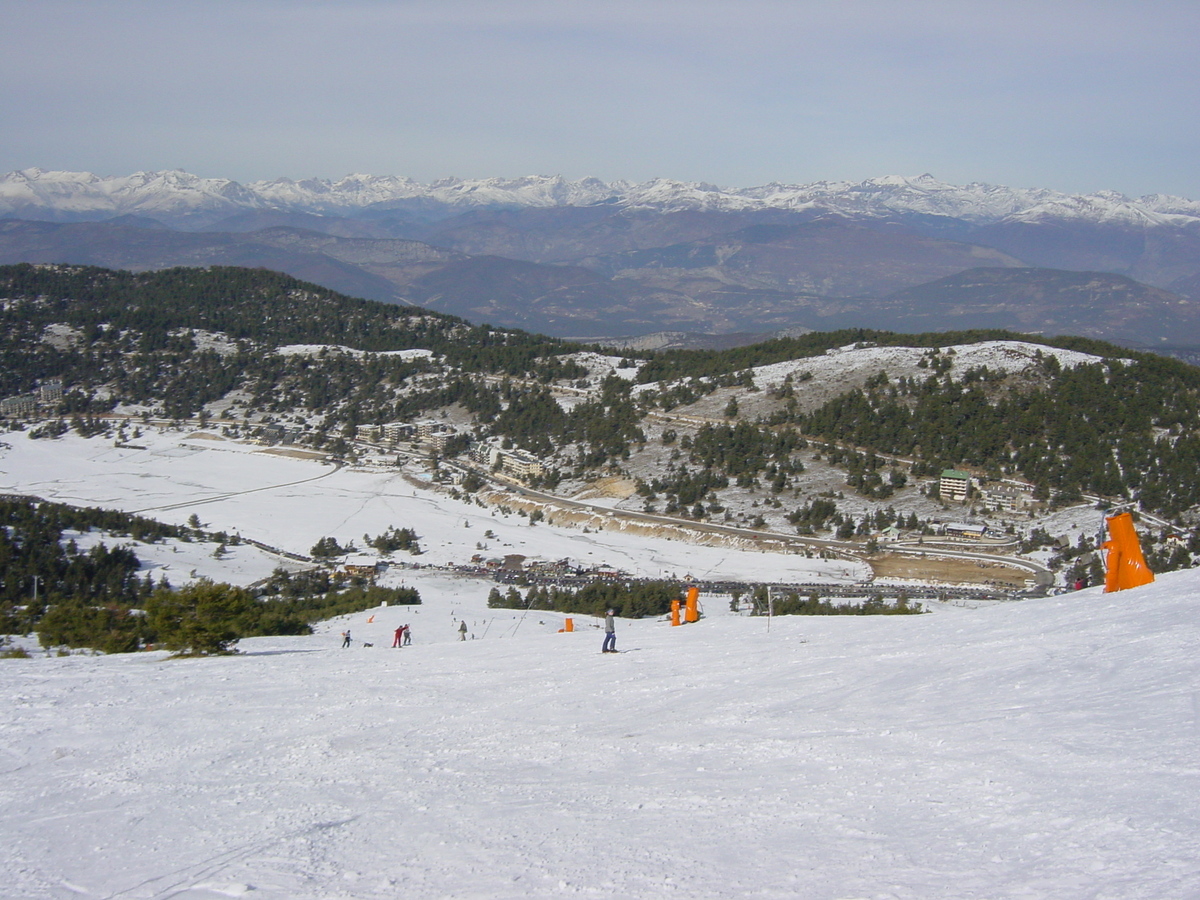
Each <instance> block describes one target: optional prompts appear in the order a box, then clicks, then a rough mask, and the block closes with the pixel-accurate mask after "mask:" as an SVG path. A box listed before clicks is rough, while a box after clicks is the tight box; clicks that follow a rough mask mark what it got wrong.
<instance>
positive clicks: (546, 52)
mask: <svg viewBox="0 0 1200 900" xmlns="http://www.w3.org/2000/svg"><path fill="white" fill-rule="evenodd" d="M0 15H2V18H0V22H2V23H3V25H2V27H0V171H2V172H8V171H11V170H14V169H22V168H28V167H31V166H40V167H42V168H47V169H69V170H84V171H91V172H96V173H98V174H102V175H124V174H129V173H131V172H135V171H139V170H158V169H174V168H179V169H186V170H187V171H189V172H194V173H196V174H198V175H210V176H226V177H230V178H234V179H237V180H239V181H252V180H257V179H263V178H274V177H277V176H288V177H293V178H304V177H312V176H318V177H325V178H336V177H339V176H341V175H345V174H348V173H351V172H363V173H373V174H393V175H409V176H411V177H413V178H416V179H418V180H420V181H431V180H434V179H437V178H441V177H445V176H459V177H464V178H468V177H486V176H493V175H495V176H505V177H509V176H518V175H528V174H542V175H554V174H560V175H563V176H565V177H568V178H582V177H584V176H589V175H594V176H596V177H599V178H602V179H604V180H606V181H612V180H617V179H627V180H632V181H643V180H646V179H650V178H654V177H660V176H661V177H665V178H674V179H681V180H689V181H707V182H711V183H714V184H719V185H722V186H734V187H746V186H752V185H758V184H764V183H767V182H771V181H780V182H791V183H804V182H810V181H818V180H822V179H852V180H856V181H857V180H861V179H864V178H870V177H873V176H878V175H889V174H901V175H919V174H921V173H923V172H930V173H932V174H933V175H935V176H937V177H938V178H940V179H942V180H944V181H949V182H954V183H966V182H969V181H987V182H992V183H996V184H1006V185H1011V186H1014V187H1050V188H1057V189H1059V190H1066V191H1078V192H1087V191H1094V190H1101V189H1113V190H1118V191H1121V192H1123V193H1126V194H1130V195H1134V196H1136V195H1140V194H1145V193H1154V192H1161V193H1173V194H1181V195H1183V196H1187V197H1191V198H1195V199H1200V166H1198V165H1197V163H1198V162H1200V153H1198V151H1200V52H1198V51H1197V49H1196V48H1197V45H1198V44H1200V41H1198V38H1200V2H1197V0H1187V2H1156V0H1134V2H1125V0H1112V2H1105V0H1059V2H1055V3H1051V2H1046V0H1036V2H1022V0H1002V2H990V0H989V2H984V0H980V2H972V0H956V2H941V0H928V2H920V0H918V2H907V0H892V2H883V0H879V2H872V0H821V2H810V0H552V2H540V0H430V2H426V0H37V2H34V0H0Z"/></svg>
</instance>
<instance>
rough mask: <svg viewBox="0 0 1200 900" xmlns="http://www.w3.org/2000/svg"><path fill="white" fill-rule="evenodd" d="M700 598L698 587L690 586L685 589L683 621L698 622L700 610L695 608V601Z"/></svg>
mask: <svg viewBox="0 0 1200 900" xmlns="http://www.w3.org/2000/svg"><path fill="white" fill-rule="evenodd" d="M699 599H700V588H698V587H690V588H688V589H687V609H685V610H684V613H683V621H685V622H699V621H700V610H699V609H697V608H696V604H697V601H698V600H699Z"/></svg>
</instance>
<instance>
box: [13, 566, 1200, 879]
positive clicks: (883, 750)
mask: <svg viewBox="0 0 1200 900" xmlns="http://www.w3.org/2000/svg"><path fill="white" fill-rule="evenodd" d="M416 586H417V587H418V588H419V589H420V590H421V593H422V596H423V598H424V603H423V604H422V605H421V606H419V607H390V608H380V609H376V610H373V611H369V612H363V613H360V614H356V615H353V616H349V617H347V618H345V619H342V620H336V621H333V622H329V623H327V624H326V625H324V626H322V627H321V628H320V629H319V630H318V633H316V634H314V635H312V636H310V637H297V638H258V639H253V640H246V641H243V642H242V645H241V649H242V653H241V654H239V655H238V656H235V657H226V658H211V659H171V658H169V657H168V656H167V655H166V654H165V653H162V652H148V653H140V654H136V655H127V656H112V657H99V656H85V655H76V656H70V657H53V656H42V655H41V654H40V652H38V653H36V654H35V658H32V659H7V660H0V701H2V702H0V709H2V712H0V717H2V721H3V728H2V729H0V751H2V755H0V760H2V761H3V766H4V773H5V776H6V777H5V778H4V779H3V781H2V782H0V841H2V842H3V846H4V848H5V852H4V854H3V855H2V856H0V879H2V883H3V885H4V888H3V894H4V896H5V897H8V898H14V900H16V898H38V900H44V898H56V897H57V898H68V897H69V898H80V897H105V898H115V897H120V898H131V900H136V898H147V900H148V898H165V897H176V898H195V900H199V898H214V900H215V898H221V897H231V896H232V897H239V896H246V897H259V898H263V900H268V898H280V900H285V898H286V900H307V898H313V900H316V898H321V900H329V898H395V897H455V898H459V897H478V898H531V897H547V898H549V897H562V896H581V897H622V898H626V897H678V898H693V897H694V898H722V897H729V898H743V897H763V898H829V900H836V898H911V900H931V898H997V897H1023V898H1054V900H1063V898H1085V897H1086V898H1130V900H1134V898H1137V900H1143V898H1148V897H1180V898H1182V897H1195V896H1197V895H1198V892H1200V862H1197V860H1200V812H1198V810H1200V807H1198V806H1197V804H1196V803H1195V798H1196V797H1197V796H1198V795H1200V767H1198V766H1197V764H1196V762H1197V756H1196V741H1197V737H1198V729H1200V712H1198V708H1200V707H1198V701H1197V694H1196V684H1197V680H1198V678H1200V655H1198V654H1197V646H1198V643H1200V641H1198V638H1200V624H1198V622H1200V618H1198V617H1197V615H1196V599H1195V598H1196V596H1197V593H1198V592H1200V577H1198V576H1197V573H1194V572H1183V573H1175V574H1171V575H1167V576H1163V577H1161V578H1160V579H1159V581H1158V582H1157V583H1156V584H1153V585H1150V586H1147V587H1144V588H1140V589H1137V590H1133V591H1128V592H1125V593H1121V594H1116V595H1105V594H1104V593H1102V592H1101V591H1100V590H1099V589H1090V590H1086V591H1082V592H1078V593H1074V594H1069V595H1063V596H1059V597H1053V598H1048V599H1043V600H1029V601H1025V602H1021V603H1012V604H1004V605H997V606H991V607H988V608H983V609H976V610H965V609H946V610H939V611H938V612H936V613H933V614H930V615H925V616H917V617H887V618H882V617H880V618H866V619H860V618H799V617H789V618H776V619H774V620H773V621H771V622H769V623H768V621H767V620H766V619H761V618H760V619H754V618H740V617H737V616H734V615H731V614H728V613H724V614H722V610H721V609H720V608H719V607H718V608H714V609H709V610H706V613H708V614H709V615H708V616H707V617H706V618H704V619H703V620H701V621H700V622H699V623H697V624H694V625H688V626H684V627H681V628H672V627H670V625H669V624H668V623H666V622H662V621H657V620H644V621H635V622H627V621H621V622H619V628H618V634H617V646H618V648H619V649H620V650H623V651H627V652H622V653H619V654H617V655H602V654H601V653H600V652H599V649H600V634H599V631H598V630H597V629H596V628H595V627H594V623H592V622H591V621H590V620H586V619H584V618H583V617H576V630H575V631H574V632H573V633H558V628H559V627H561V619H562V617H561V616H552V615H549V614H546V613H536V612H531V613H529V614H528V615H527V616H523V615H522V613H521V612H519V611H509V610H503V611H502V610H488V609H486V607H485V606H484V603H483V598H482V596H481V595H480V594H479V592H478V591H476V590H474V589H473V588H471V587H470V583H469V582H460V581H457V580H455V579H452V578H449V577H446V576H429V577H428V578H426V579H424V580H418V582H417V583H416ZM463 619H465V620H466V621H467V623H468V628H469V634H470V635H471V637H472V638H473V639H470V640H468V641H466V642H459V641H457V630H456V626H457V623H458V622H459V621H462V620H463ZM404 623H408V624H411V625H412V627H413V632H414V636H415V639H414V643H413V644H412V645H411V646H410V647H407V648H402V649H393V648H391V646H390V645H391V640H392V636H393V632H394V630H395V628H396V627H397V626H398V625H400V624H404ZM347 628H348V629H349V630H350V631H351V634H352V646H351V647H350V648H349V649H342V648H341V638H340V633H341V632H342V631H343V630H345V629H347ZM367 644H371V645H372V646H366V645H367Z"/></svg>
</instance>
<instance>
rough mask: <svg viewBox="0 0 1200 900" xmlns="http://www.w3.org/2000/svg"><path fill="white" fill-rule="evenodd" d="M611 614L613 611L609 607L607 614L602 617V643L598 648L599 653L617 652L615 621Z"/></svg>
mask: <svg viewBox="0 0 1200 900" xmlns="http://www.w3.org/2000/svg"><path fill="white" fill-rule="evenodd" d="M613 615H614V613H613V611H612V610H611V609H610V610H609V611H608V615H606V616H605V617H604V644H603V646H601V648H600V652H601V653H616V652H617V622H616V620H615V619H614V618H613Z"/></svg>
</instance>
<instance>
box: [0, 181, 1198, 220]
mask: <svg viewBox="0 0 1200 900" xmlns="http://www.w3.org/2000/svg"><path fill="white" fill-rule="evenodd" d="M597 204H605V205H608V206H614V207H618V208H628V209H648V210H657V211H674V210H702V211H758V210H769V209H780V210H789V211H793V212H801V211H808V210H812V211H831V212H841V213H844V214H849V215H855V216H865V217H890V216H897V215H902V216H908V215H923V216H939V217H948V218H953V219H958V220H961V221H964V222H969V223H971V224H973V225H986V224H991V223H996V222H1001V221H1016V222H1037V221H1045V220H1051V219H1059V220H1061V219H1068V220H1076V221H1086V222H1094V223H1111V224H1120V225H1123V226H1130V225H1135V226H1154V225H1177V226H1178V225H1187V224H1190V223H1193V222H1197V221H1200V202H1197V201H1194V200H1188V199H1185V198H1182V197H1174V196H1168V195H1163V194H1153V195H1149V196H1145V197H1139V198H1130V197H1126V196H1124V195H1122V194H1119V193H1116V192H1113V191H1101V192H1098V193H1094V194H1084V195H1079V194H1065V193H1062V192H1059V191H1054V190H1049V189H1044V188H1010V187H1003V186H999V185H990V184H982V183H972V184H967V185H953V184H947V183H945V182H942V181H938V180H937V179H936V178H934V177H933V176H932V175H928V174H926V175H920V176H917V177H901V176H886V177H882V178H872V179H868V180H867V181H862V182H849V181H819V182H814V183H812V184H806V185H793V184H779V183H772V184H766V185H761V186H759V187H751V188H723V187H717V186H714V185H711V184H704V183H699V182H681V181H672V180H669V179H661V178H660V179H655V180H653V181H647V182H643V183H638V184H635V183H632V182H625V181H614V182H604V181H601V180H599V179H596V178H585V179H583V180H581V181H568V180H566V179H564V178H562V177H560V176H526V177H522V178H513V179H504V178H484V179H459V178H446V179H442V180H439V181H435V182H433V183H431V184H421V183H419V182H417V181H414V180H412V179H411V178H405V177H400V176H391V175H347V176H346V177H344V178H340V179H337V180H335V181H331V180H326V179H316V178H313V179H305V180H301V181H296V180H293V179H290V178H278V179H275V180H272V181H255V182H251V183H249V184H240V183H238V182H236V181H232V180H230V179H226V178H202V177H199V176H196V175H192V174H190V173H187V172H182V171H166V172H138V173H135V174H133V175H125V176H98V175H94V174H92V173H89V172H55V171H46V170H43V169H37V168H32V169H23V170H20V171H16V172H10V173H8V174H7V175H4V176H0V217H7V218H22V217H29V218H45V217H50V218H57V219H103V218H111V217H115V216H121V215H138V216H148V217H159V218H166V219H177V218H188V217H203V218H206V219H212V217H214V216H217V217H219V216H222V215H235V214H237V213H240V212H245V211H257V210H279V211H285V212H307V213H317V214H333V215H340V216H354V215H356V214H359V213H362V212H366V211H378V210H386V209H387V208H388V207H389V206H396V207H417V208H423V209H425V210H426V211H430V212H432V211H436V210H438V209H439V208H440V209H443V210H444V211H446V212H448V213H449V212H455V211H463V210H466V209H471V208H496V207H516V208H526V207H542V208H549V207H568V206H573V207H584V206H595V205H597Z"/></svg>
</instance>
